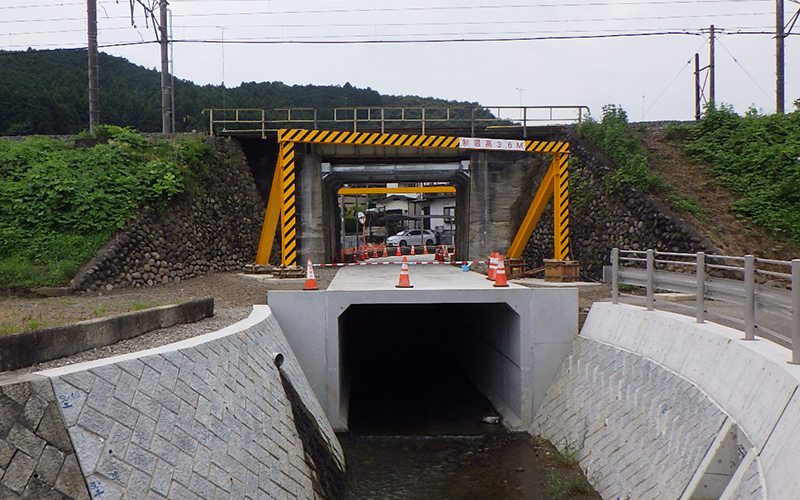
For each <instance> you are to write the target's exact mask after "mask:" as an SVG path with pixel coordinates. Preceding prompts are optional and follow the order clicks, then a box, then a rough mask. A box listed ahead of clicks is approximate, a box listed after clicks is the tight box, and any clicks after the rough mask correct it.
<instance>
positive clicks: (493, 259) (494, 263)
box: [486, 252, 497, 281]
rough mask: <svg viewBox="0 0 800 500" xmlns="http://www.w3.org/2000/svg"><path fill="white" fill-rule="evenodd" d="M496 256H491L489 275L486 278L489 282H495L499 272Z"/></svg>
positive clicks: (493, 254)
mask: <svg viewBox="0 0 800 500" xmlns="http://www.w3.org/2000/svg"><path fill="white" fill-rule="evenodd" d="M495 255H496V254H495V253H494V252H492V254H491V255H490V256H489V274H488V275H487V276H486V279H487V280H492V281H494V275H495V271H497V257H496V256H495Z"/></svg>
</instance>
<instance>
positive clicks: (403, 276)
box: [394, 256, 414, 288]
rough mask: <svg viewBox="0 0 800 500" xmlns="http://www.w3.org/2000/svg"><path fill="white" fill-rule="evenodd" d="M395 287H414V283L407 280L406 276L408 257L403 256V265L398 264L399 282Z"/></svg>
mask: <svg viewBox="0 0 800 500" xmlns="http://www.w3.org/2000/svg"><path fill="white" fill-rule="evenodd" d="M394 287H395V288H414V285H412V284H411V282H410V281H409V276H408V257H405V256H404V257H403V265H402V266H400V282H399V283H398V284H396V285H395V286H394Z"/></svg>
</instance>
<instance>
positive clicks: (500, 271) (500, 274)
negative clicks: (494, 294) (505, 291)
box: [494, 255, 508, 286]
mask: <svg viewBox="0 0 800 500" xmlns="http://www.w3.org/2000/svg"><path fill="white" fill-rule="evenodd" d="M494 278H495V279H494V286H508V281H507V280H506V266H505V264H503V256H502V255H501V256H500V257H498V258H497V271H495V276H494Z"/></svg>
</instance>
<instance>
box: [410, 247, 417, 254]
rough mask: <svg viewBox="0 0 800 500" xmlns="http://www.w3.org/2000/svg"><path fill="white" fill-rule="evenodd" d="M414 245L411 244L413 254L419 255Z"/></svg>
mask: <svg viewBox="0 0 800 500" xmlns="http://www.w3.org/2000/svg"><path fill="white" fill-rule="evenodd" d="M414 248H415V247H414V245H411V255H417V252H416V251H414Z"/></svg>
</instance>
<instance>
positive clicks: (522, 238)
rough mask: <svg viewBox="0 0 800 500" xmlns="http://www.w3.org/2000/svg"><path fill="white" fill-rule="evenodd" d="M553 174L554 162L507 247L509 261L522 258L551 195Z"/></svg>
mask: <svg viewBox="0 0 800 500" xmlns="http://www.w3.org/2000/svg"><path fill="white" fill-rule="evenodd" d="M554 173H555V162H553V163H551V164H550V168H549V169H548V170H547V173H546V174H544V179H543V180H542V183H541V184H540V185H539V190H538V191H536V195H535V196H534V197H533V200H532V201H531V206H530V207H528V212H527V213H526V214H525V218H524V219H523V220H522V224H520V226H519V230H518V231H517V235H516V236H514V241H512V242H511V247H509V249H508V253H507V254H506V257H508V258H509V259H519V258H520V257H522V251H523V250H525V245H527V244H528V240H530V239H531V234H532V233H533V229H534V228H535V227H536V223H537V222H539V217H541V216H542V211H544V207H546V206H547V202H548V201H549V200H550V195H551V194H553V176H554Z"/></svg>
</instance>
